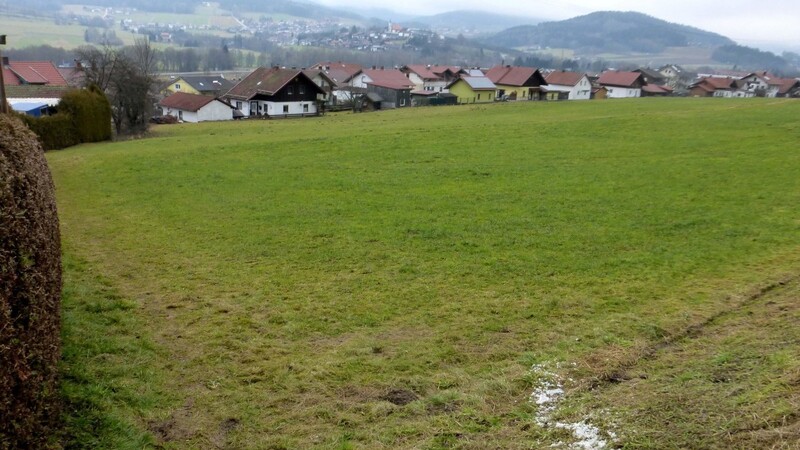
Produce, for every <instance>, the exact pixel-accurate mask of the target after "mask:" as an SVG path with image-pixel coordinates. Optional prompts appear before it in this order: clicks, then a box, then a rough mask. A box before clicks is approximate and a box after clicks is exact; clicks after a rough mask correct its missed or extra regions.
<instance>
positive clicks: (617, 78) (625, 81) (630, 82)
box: [597, 71, 644, 87]
mask: <svg viewBox="0 0 800 450" xmlns="http://www.w3.org/2000/svg"><path fill="white" fill-rule="evenodd" d="M637 82H638V83H639V84H644V77H643V75H642V74H641V73H639V72H616V71H608V72H603V73H602V74H600V78H598V79H597V83H599V84H602V85H604V86H618V87H634V86H635V85H636V83H637Z"/></svg>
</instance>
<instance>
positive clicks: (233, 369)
mask: <svg viewBox="0 0 800 450" xmlns="http://www.w3.org/2000/svg"><path fill="white" fill-rule="evenodd" d="M798 142H800V102H797V101H791V100H789V101H785V100H776V99H750V100H727V99H677V98H676V99H638V100H631V101H627V100H619V101H597V102H594V101H593V102H562V103H539V102H526V103H504V104H495V105H488V106H459V107H439V108H416V109H405V110H396V111H384V112H377V113H369V114H350V113H342V114H329V115H326V116H323V117H319V118H308V119H302V120H300V119H298V120H272V121H261V120H250V121H241V122H228V123H209V124H199V125H198V124H184V125H173V126H158V127H156V128H154V129H153V130H152V133H151V134H150V135H149V136H148V137H147V138H145V139H141V140H132V141H124V142H115V143H106V144H96V145H83V146H79V147H74V148H71V149H67V150H63V151H58V152H52V153H50V154H48V160H49V162H50V165H51V168H52V171H53V175H54V179H55V184H56V191H57V195H58V202H59V208H60V211H59V212H60V217H61V228H62V236H63V246H64V261H65V263H64V266H65V287H64V301H63V302H64V306H63V307H64V312H63V320H64V324H65V329H64V381H63V392H64V397H65V401H66V405H67V406H66V407H65V420H66V421H67V424H68V427H67V430H66V432H65V437H64V439H65V442H66V443H67V444H66V446H67V447H68V448H130V449H134V448H136V449H140V448H148V447H161V448H168V449H173V448H174V449H184V448H237V449H239V448H253V449H267V448H274V449H278V448H291V449H294V448H320V449H349V448H364V449H380V448H386V449H389V448H474V449H486V448H542V447H548V446H551V445H555V446H556V447H555V448H569V445H570V443H577V442H578V441H579V440H580V437H579V436H576V435H575V434H574V433H572V432H570V430H569V429H567V428H564V427H559V426H558V425H557V424H558V423H584V422H585V423H591V424H592V425H593V426H595V427H596V428H597V430H599V431H598V432H599V436H600V437H602V439H603V440H605V441H606V442H607V444H608V447H609V448H611V447H613V446H622V447H626V448H687V447H696V448H754V447H787V448H788V446H790V445H792V444H791V443H792V442H794V443H796V442H797V439H798V438H800V425H798V413H797V411H799V410H800V332H799V331H798V329H797V327H796V323H797V319H799V318H800V303H798V301H797V297H798V275H800V239H798V238H800V176H799V175H800V151H798ZM793 324H794V325H793ZM542 368H546V370H543V369H542ZM547 377H550V378H551V380H550V381H551V382H552V381H553V377H557V379H558V380H561V381H560V382H559V384H560V385H561V387H562V388H563V390H564V391H565V394H564V395H563V396H562V397H560V399H559V401H558V402H557V403H554V404H552V408H551V410H549V411H547V414H546V417H545V419H546V420H543V415H544V414H545V412H546V411H544V410H545V409H546V408H545V406H543V405H538V404H537V403H536V401H534V400H535V399H532V398H531V394H532V393H533V392H534V391H536V390H537V389H540V388H541V387H542V386H546V385H547V381H548V380H545V379H544V378H547ZM548 407H550V406H548ZM545 422H547V423H545Z"/></svg>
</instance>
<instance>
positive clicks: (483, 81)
mask: <svg viewBox="0 0 800 450" xmlns="http://www.w3.org/2000/svg"><path fill="white" fill-rule="evenodd" d="M459 81H463V82H465V83H467V85H468V86H469V87H470V88H472V90H473V91H494V90H496V89H497V86H496V85H495V84H494V83H492V80H490V79H489V78H488V77H461V78H459V79H458V80H455V81H453V82H452V83H450V86H453V85H454V84H456V83H458V82H459ZM450 86H448V87H450Z"/></svg>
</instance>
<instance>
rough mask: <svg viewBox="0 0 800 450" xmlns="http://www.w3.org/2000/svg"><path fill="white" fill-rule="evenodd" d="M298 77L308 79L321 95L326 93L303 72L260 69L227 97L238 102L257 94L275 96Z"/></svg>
mask: <svg viewBox="0 0 800 450" xmlns="http://www.w3.org/2000/svg"><path fill="white" fill-rule="evenodd" d="M296 77H304V78H306V79H308V80H309V81H310V82H311V84H313V85H314V86H316V87H317V89H318V91H319V93H320V94H324V93H325V91H323V90H322V88H320V87H319V86H317V85H316V84H315V83H314V82H313V81H312V80H311V79H310V78H308V75H306V74H305V73H303V71H302V70H299V69H282V68H278V67H272V68H267V67H259V68H258V69H256V70H254V71H253V72H252V73H251V74H250V75H248V76H246V77H244V78H243V79H242V81H240V82H239V83H238V84H237V85H236V86H234V87H233V88H231V90H230V91H228V93H227V94H225V96H226V97H232V98H235V99H237V100H249V99H251V98H253V97H254V96H256V95H257V94H262V95H275V94H276V93H277V92H278V91H280V90H281V89H283V87H284V86H286V85H287V84H288V83H289V82H290V81H292V80H294V79H295V78H296Z"/></svg>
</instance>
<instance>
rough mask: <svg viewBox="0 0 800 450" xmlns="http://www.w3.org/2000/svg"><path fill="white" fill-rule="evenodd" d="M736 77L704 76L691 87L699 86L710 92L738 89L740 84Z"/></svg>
mask: <svg viewBox="0 0 800 450" xmlns="http://www.w3.org/2000/svg"><path fill="white" fill-rule="evenodd" d="M736 81H737V80H736V79H735V78H728V77H704V78H701V79H700V80H699V81H697V82H696V83H694V84H692V85H691V86H689V87H691V88H694V87H699V88H701V89H703V90H706V91H708V92H712V91H716V90H725V89H736V88H737V87H738V84H737V82H736Z"/></svg>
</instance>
